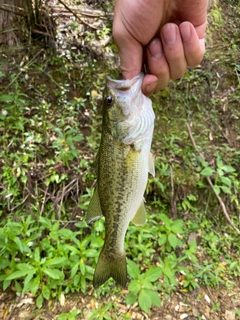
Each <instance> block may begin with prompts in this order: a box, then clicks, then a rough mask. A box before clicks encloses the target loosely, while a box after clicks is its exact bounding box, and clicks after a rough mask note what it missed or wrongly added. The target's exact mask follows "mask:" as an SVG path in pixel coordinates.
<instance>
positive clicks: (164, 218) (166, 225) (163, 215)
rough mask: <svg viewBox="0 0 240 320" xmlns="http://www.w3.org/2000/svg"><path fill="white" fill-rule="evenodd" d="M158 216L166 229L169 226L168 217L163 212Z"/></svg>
mask: <svg viewBox="0 0 240 320" xmlns="http://www.w3.org/2000/svg"><path fill="white" fill-rule="evenodd" d="M159 218H160V219H161V220H162V222H164V224H165V227H166V228H167V229H168V228H169V227H170V220H169V218H168V217H167V216H166V215H165V214H164V213H161V214H160V215H159Z"/></svg>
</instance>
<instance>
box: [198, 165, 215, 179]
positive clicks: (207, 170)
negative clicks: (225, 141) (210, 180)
mask: <svg viewBox="0 0 240 320" xmlns="http://www.w3.org/2000/svg"><path fill="white" fill-rule="evenodd" d="M213 173H214V170H213V168H211V167H206V168H204V169H203V170H202V171H201V172H200V174H201V175H202V176H204V177H210V176H212V175H213Z"/></svg>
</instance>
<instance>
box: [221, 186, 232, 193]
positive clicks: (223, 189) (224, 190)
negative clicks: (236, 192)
mask: <svg viewBox="0 0 240 320" xmlns="http://www.w3.org/2000/svg"><path fill="white" fill-rule="evenodd" d="M220 188H221V189H222V191H223V192H224V193H226V194H232V192H231V190H230V189H229V188H228V187H226V186H220Z"/></svg>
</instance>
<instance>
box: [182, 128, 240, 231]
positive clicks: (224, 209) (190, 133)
mask: <svg viewBox="0 0 240 320" xmlns="http://www.w3.org/2000/svg"><path fill="white" fill-rule="evenodd" d="M187 129H188V133H189V137H190V139H191V141H192V144H193V147H194V149H195V150H196V152H197V153H198V154H199V155H200V156H201V157H202V158H203V159H204V155H203V154H202V153H201V152H200V151H198V149H197V145H196V143H195V140H194V138H193V135H192V131H191V127H190V125H189V123H187ZM206 179H207V182H208V184H209V185H210V187H211V188H212V190H213V192H214V194H215V196H216V198H217V199H218V202H219V204H220V206H221V207H222V211H223V214H224V215H225V217H226V219H227V221H228V222H229V224H230V225H231V226H232V227H233V229H234V230H236V231H237V232H238V233H240V230H239V229H238V228H237V227H236V226H235V224H234V223H233V222H232V220H231V219H230V217H229V215H228V213H227V209H226V207H225V204H224V202H223V201H222V199H221V197H220V196H219V195H218V194H217V193H216V191H215V190H214V186H213V184H212V181H211V179H210V178H209V177H206Z"/></svg>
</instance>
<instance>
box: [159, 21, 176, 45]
mask: <svg viewBox="0 0 240 320" xmlns="http://www.w3.org/2000/svg"><path fill="white" fill-rule="evenodd" d="M162 35H163V38H164V41H165V42H166V44H168V45H174V44H175V42H176V40H177V25H175V24H174V23H168V24H166V25H165V26H164V27H163V29H162Z"/></svg>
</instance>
